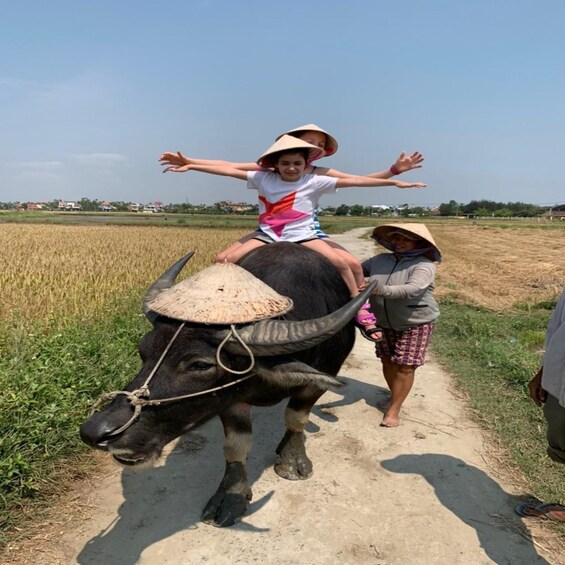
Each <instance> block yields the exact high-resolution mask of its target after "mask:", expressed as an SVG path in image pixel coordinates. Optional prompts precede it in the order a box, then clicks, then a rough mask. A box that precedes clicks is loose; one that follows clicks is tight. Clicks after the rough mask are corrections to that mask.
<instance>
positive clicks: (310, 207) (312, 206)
mask: <svg viewBox="0 0 565 565" xmlns="http://www.w3.org/2000/svg"><path fill="white" fill-rule="evenodd" d="M336 183H337V178H333V177H326V176H323V175H304V176H302V177H301V178H300V180H298V181H296V182H286V181H283V180H282V179H281V177H280V175H278V174H276V173H272V172H270V171H249V172H248V173H247V188H250V189H253V190H257V191H258V192H259V225H260V227H261V230H262V231H263V232H265V233H266V234H268V235H269V236H271V237H272V238H273V239H274V240H275V241H302V240H304V239H309V238H311V237H315V236H316V231H315V226H314V219H313V218H314V214H315V211H316V208H317V207H318V199H319V198H320V196H322V195H323V194H335V193H336V192H337V188H336Z"/></svg>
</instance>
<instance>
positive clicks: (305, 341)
mask: <svg viewBox="0 0 565 565" xmlns="http://www.w3.org/2000/svg"><path fill="white" fill-rule="evenodd" d="M376 285H377V283H376V281H373V282H372V283H371V284H369V286H368V287H367V288H366V289H365V290H364V291H363V292H362V293H361V294H359V295H358V296H356V297H355V298H354V299H352V300H350V301H349V302H348V303H347V304H346V305H345V306H342V307H341V308H340V309H339V310H336V311H335V312H332V313H331V314H328V315H326V316H322V317H321V318H316V319H314V320H301V321H287V320H262V321H260V322H256V323H254V324H249V325H246V326H243V327H241V328H239V329H238V330H237V332H238V334H239V336H240V337H241V339H242V341H243V342H244V343H245V344H246V345H247V346H248V347H249V348H250V349H251V351H253V353H254V354H256V355H283V354H286V353H293V352H295V351H302V350H304V349H309V348H310V347H314V346H315V345H318V344H319V343H321V342H322V341H325V340H326V339H329V338H330V337H332V336H333V335H335V334H336V333H337V332H339V331H340V330H341V329H342V328H343V327H344V326H345V325H346V324H347V323H348V322H349V321H350V320H351V318H353V316H354V315H355V314H356V313H357V311H358V310H359V308H360V307H361V306H362V305H363V304H364V303H365V302H366V301H367V299H368V298H369V295H370V294H371V292H372V291H373V289H374V288H375V287H376ZM222 333H223V335H224V336H225V335H226V333H225V332H222ZM226 348H227V349H228V350H229V351H231V352H232V353H236V354H239V355H242V354H245V350H244V349H243V347H242V346H241V344H240V343H239V342H238V341H237V340H235V339H234V338H231V339H230V340H229V341H228V342H227V343H226Z"/></svg>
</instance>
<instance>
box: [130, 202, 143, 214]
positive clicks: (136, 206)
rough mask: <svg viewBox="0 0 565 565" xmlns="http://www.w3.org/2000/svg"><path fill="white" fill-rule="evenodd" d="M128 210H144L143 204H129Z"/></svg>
mask: <svg viewBox="0 0 565 565" xmlns="http://www.w3.org/2000/svg"><path fill="white" fill-rule="evenodd" d="M128 210H129V211H130V212H141V210H143V204H128Z"/></svg>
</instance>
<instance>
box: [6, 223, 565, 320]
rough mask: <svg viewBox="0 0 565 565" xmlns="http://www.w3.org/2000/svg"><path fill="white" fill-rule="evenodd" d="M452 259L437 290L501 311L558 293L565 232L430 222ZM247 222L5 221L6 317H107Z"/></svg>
mask: <svg viewBox="0 0 565 565" xmlns="http://www.w3.org/2000/svg"><path fill="white" fill-rule="evenodd" d="M430 229H431V231H432V233H433V235H434V238H435V239H436V242H437V243H438V245H439V246H440V248H441V249H442V252H443V255H444V261H443V263H442V264H441V265H440V266H439V269H438V285H437V295H438V296H439V297H440V298H441V297H445V296H447V295H451V296H454V297H456V299H457V300H459V301H461V302H472V303H476V304H479V305H482V306H485V307H488V308H491V309H494V310H503V309H506V308H509V307H511V306H513V305H515V304H516V303H527V304H535V303H537V302H541V301H545V300H552V299H554V298H555V297H556V296H557V295H558V294H559V293H560V292H561V290H562V288H563V285H564V284H565V253H564V252H563V250H564V249H565V230H564V229H554V230H540V229H531V228H512V229H502V228H494V227H485V226H473V225H468V224H466V225H460V224H455V223H451V224H448V223H446V224H439V223H435V224H433V225H430ZM243 233H244V231H243V230H237V229H232V230H215V229H189V228H186V227H178V228H177V227H147V226H76V225H34V224H0V239H1V241H2V243H3V246H2V252H1V253H0V288H1V290H2V292H1V305H0V322H2V321H14V320H20V319H24V320H25V319H27V320H30V319H33V320H40V321H41V320H47V319H50V318H51V319H57V320H62V321H64V320H66V319H75V318H76V317H80V318H82V319H88V318H91V317H100V316H102V315H103V314H104V312H105V311H107V310H108V309H110V308H113V307H114V305H115V302H116V300H118V301H119V300H120V299H123V298H124V297H126V296H128V295H130V296H131V295H132V293H133V294H134V295H135V296H137V295H139V296H141V294H142V293H143V290H144V289H145V288H147V286H148V285H149V284H150V283H151V282H152V281H153V280H154V279H155V277H157V276H158V275H159V274H160V273H161V272H162V271H163V270H164V269H165V268H166V267H168V266H169V265H170V264H172V263H173V262H174V261H176V260H177V259H178V258H180V257H181V256H183V255H184V254H185V253H187V252H188V251H191V250H194V251H196V252H197V253H196V255H195V257H194V258H193V259H192V261H191V262H190V263H189V265H188V266H187V268H186V269H185V272H184V273H183V275H181V277H183V276H187V275H189V274H191V273H194V272H195V271H197V270H199V269H202V268H204V267H206V266H208V265H209V264H210V263H211V261H212V259H213V257H214V255H215V254H216V253H217V252H218V251H219V250H221V249H223V248H224V247H226V246H228V245H229V244H230V243H232V242H233V241H235V240H236V239H238V238H239V237H240V236H241V235H243Z"/></svg>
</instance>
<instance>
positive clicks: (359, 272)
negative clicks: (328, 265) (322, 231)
mask: <svg viewBox="0 0 565 565" xmlns="http://www.w3.org/2000/svg"><path fill="white" fill-rule="evenodd" d="M322 241H323V242H324V243H325V244H326V245H329V246H330V247H331V248H332V249H333V250H334V251H336V252H337V253H339V254H340V255H341V256H342V257H343V258H344V259H345V260H346V261H347V264H348V266H349V268H350V269H351V272H352V273H353V278H354V279H355V283H356V284H357V288H359V287H360V286H363V285H364V284H365V275H364V274H363V267H362V266H361V262H360V261H358V260H357V259H356V258H355V257H353V255H351V253H349V251H347V249H345V247H342V246H341V245H340V244H339V243H336V242H335V241H333V240H332V239H331V238H329V237H325V238H323V239H322Z"/></svg>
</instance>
